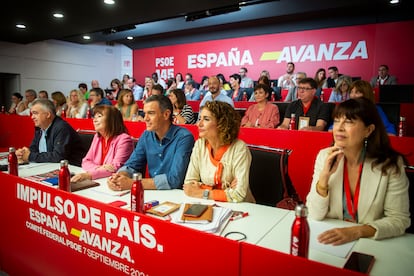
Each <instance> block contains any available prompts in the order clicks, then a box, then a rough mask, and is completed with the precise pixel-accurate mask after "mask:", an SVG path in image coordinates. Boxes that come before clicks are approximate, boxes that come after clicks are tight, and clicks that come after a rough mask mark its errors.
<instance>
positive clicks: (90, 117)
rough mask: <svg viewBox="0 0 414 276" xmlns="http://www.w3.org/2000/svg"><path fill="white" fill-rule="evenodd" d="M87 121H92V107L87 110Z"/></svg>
mask: <svg viewBox="0 0 414 276" xmlns="http://www.w3.org/2000/svg"><path fill="white" fill-rule="evenodd" d="M86 119H92V110H91V108H90V107H88V109H87V110H86Z"/></svg>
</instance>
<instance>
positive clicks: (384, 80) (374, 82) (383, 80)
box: [370, 64, 397, 87]
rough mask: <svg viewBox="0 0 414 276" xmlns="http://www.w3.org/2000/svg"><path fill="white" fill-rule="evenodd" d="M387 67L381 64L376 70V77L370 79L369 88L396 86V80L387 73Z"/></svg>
mask: <svg viewBox="0 0 414 276" xmlns="http://www.w3.org/2000/svg"><path fill="white" fill-rule="evenodd" d="M388 70H389V69H388V65H385V64H382V65H380V66H379V68H378V75H377V76H375V77H372V79H371V82H370V83H371V86H372V87H378V86H380V85H392V84H397V78H396V77H395V76H391V75H390V74H389V73H388Z"/></svg>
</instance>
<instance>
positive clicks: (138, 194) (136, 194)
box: [131, 173, 145, 214]
mask: <svg viewBox="0 0 414 276" xmlns="http://www.w3.org/2000/svg"><path fill="white" fill-rule="evenodd" d="M132 179H133V181H134V182H132V187H131V211H132V212H137V213H141V214H144V213H145V211H144V188H143V187H142V182H141V179H142V176H141V174H140V173H134V174H133V175H132Z"/></svg>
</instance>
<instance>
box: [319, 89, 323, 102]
mask: <svg viewBox="0 0 414 276" xmlns="http://www.w3.org/2000/svg"><path fill="white" fill-rule="evenodd" d="M320 99H321V102H323V100H324V99H323V90H322V91H321V96H320Z"/></svg>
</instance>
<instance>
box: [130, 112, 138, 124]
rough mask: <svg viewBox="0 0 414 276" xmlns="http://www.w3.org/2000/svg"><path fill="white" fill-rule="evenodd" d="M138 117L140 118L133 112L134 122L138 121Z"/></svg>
mask: <svg viewBox="0 0 414 276" xmlns="http://www.w3.org/2000/svg"><path fill="white" fill-rule="evenodd" d="M137 118H138V116H137V113H134V114H132V118H131V121H132V122H136V121H137Z"/></svg>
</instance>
